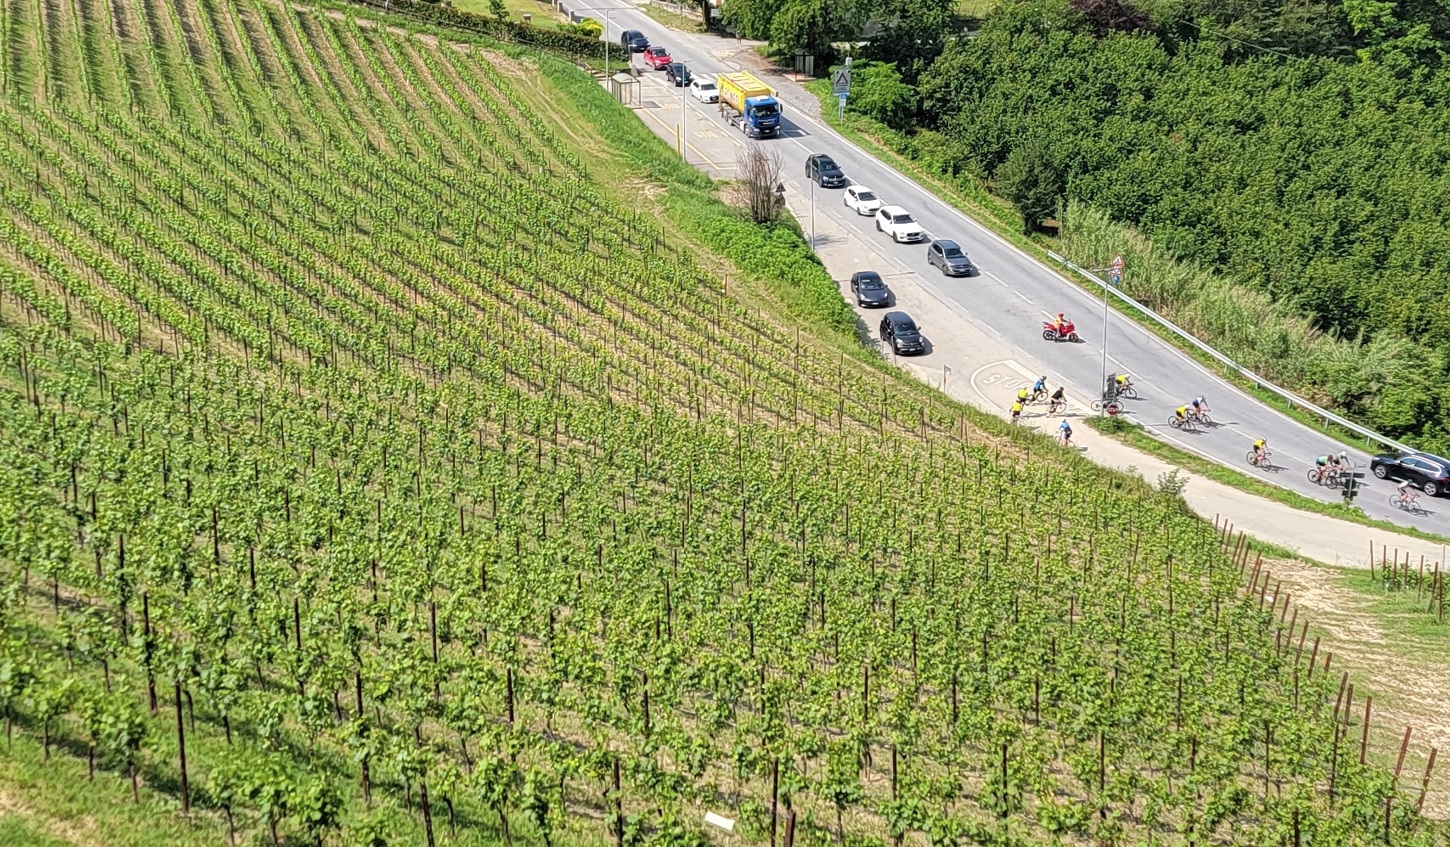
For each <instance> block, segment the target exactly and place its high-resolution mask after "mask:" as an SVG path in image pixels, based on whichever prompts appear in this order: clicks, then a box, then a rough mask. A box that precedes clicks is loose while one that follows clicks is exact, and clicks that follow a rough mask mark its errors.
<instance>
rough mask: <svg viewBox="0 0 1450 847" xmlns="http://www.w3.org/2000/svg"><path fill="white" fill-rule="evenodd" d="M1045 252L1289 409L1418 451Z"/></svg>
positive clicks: (1057, 256)
mask: <svg viewBox="0 0 1450 847" xmlns="http://www.w3.org/2000/svg"><path fill="white" fill-rule="evenodd" d="M1047 255H1048V258H1050V259H1052V260H1053V261H1055V262H1057V263H1059V264H1061V265H1062V266H1063V267H1065V268H1067V269H1069V270H1072V271H1076V272H1077V273H1078V274H1080V275H1081V276H1082V277H1083V278H1084V279H1087V280H1089V281H1091V282H1092V283H1093V284H1094V285H1097V286H1099V287H1101V288H1103V289H1104V290H1106V291H1109V292H1111V293H1112V295H1113V296H1114V297H1116V298H1118V299H1119V300H1121V301H1123V302H1124V303H1126V304H1127V305H1129V306H1132V307H1133V308H1134V309H1137V310H1138V311H1140V312H1142V313H1143V314H1145V315H1147V316H1148V317H1150V318H1152V319H1153V320H1154V321H1155V322H1156V323H1157V324H1158V325H1159V326H1161V327H1163V328H1164V329H1166V330H1168V331H1169V332H1171V333H1173V334H1174V335H1176V336H1178V337H1179V338H1182V339H1183V340H1184V341H1187V342H1188V343H1189V344H1192V345H1193V346H1194V347H1196V348H1197V349H1199V350H1201V351H1203V352H1204V353H1207V354H1208V355H1209V356H1212V357H1213V358H1214V359H1215V360H1217V361H1218V362H1219V363H1220V364H1222V365H1223V366H1224V367H1226V368H1228V369H1229V370H1231V371H1233V372H1235V373H1237V374H1239V375H1240V376H1243V377H1245V378H1247V379H1250V380H1252V381H1253V383H1254V385H1255V386H1257V387H1260V388H1266V389H1268V390H1269V391H1272V392H1273V393H1275V394H1277V395H1279V396H1280V397H1282V398H1284V400H1286V401H1287V402H1288V403H1289V408H1291V409H1292V408H1294V407H1295V406H1299V407H1301V408H1304V409H1307V410H1309V411H1310V412H1313V413H1314V415H1315V416H1316V417H1318V418H1321V419H1322V420H1323V421H1324V423H1325V425H1326V426H1327V425H1329V424H1330V423H1335V424H1338V425H1339V426H1342V427H1344V428H1345V429H1347V430H1349V431H1350V432H1353V433H1356V434H1358V435H1362V436H1364V439H1365V442H1366V443H1368V442H1371V441H1374V442H1378V443H1380V444H1384V445H1386V446H1388V447H1393V448H1395V449H1396V450H1399V451H1401V452H1405V453H1413V452H1417V451H1416V449H1415V448H1414V447H1411V446H1410V445H1408V444H1403V443H1401V442H1399V441H1395V440H1394V439H1392V438H1386V437H1385V436H1383V435H1380V434H1379V433H1377V432H1375V431H1374V430H1371V429H1366V428H1365V427H1363V426H1360V425H1359V424H1357V423H1355V422H1354V421H1351V420H1349V419H1347V418H1345V417H1342V416H1340V415H1337V414H1335V413H1334V412H1331V411H1329V410H1328V409H1324V408H1321V407H1319V406H1316V405H1315V404H1313V403H1311V402H1309V401H1308V400H1305V399H1304V398H1303V397H1300V396H1299V395H1297V394H1295V393H1293V392H1292V391H1288V390H1286V389H1283V388H1280V387H1279V386H1277V385H1275V384H1273V383H1272V382H1269V381H1268V380H1266V379H1264V378H1263V377H1261V376H1259V375H1258V374H1256V373H1254V372H1253V371H1251V370H1249V369H1248V368H1246V367H1243V366H1242V365H1240V364H1239V363H1238V362H1235V361H1234V360H1233V359H1230V358H1229V357H1228V356H1225V355H1224V354H1223V353H1220V352H1219V351H1217V350H1215V349H1213V348H1212V347H1210V346H1208V345H1207V344H1204V343H1203V342H1202V341H1200V340H1198V339H1197V338H1195V337H1194V336H1193V335H1192V334H1190V333H1189V332H1187V331H1186V330H1183V329H1180V328H1179V327H1178V326H1177V325H1175V324H1174V323H1173V322H1172V321H1169V320H1168V319H1167V318H1165V317H1163V316H1162V315H1160V314H1158V313H1157V312H1155V311H1153V310H1152V309H1150V308H1148V307H1147V306H1145V305H1143V304H1142V303H1139V302H1138V301H1137V300H1134V299H1133V298H1132V297H1129V296H1128V295H1127V294H1124V293H1123V292H1122V291H1120V290H1118V289H1117V288H1116V287H1115V286H1112V285H1110V284H1108V282H1107V281H1106V280H1104V279H1103V278H1101V277H1099V276H1098V275H1097V274H1095V273H1093V272H1092V271H1090V270H1088V269H1086V268H1083V267H1080V266H1078V265H1075V264H1073V263H1072V262H1070V261H1068V260H1067V258H1065V257H1064V256H1062V255H1061V254H1058V253H1055V252H1053V251H1051V250H1049V251H1048V252H1047Z"/></svg>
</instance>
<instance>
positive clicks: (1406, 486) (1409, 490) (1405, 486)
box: [1395, 479, 1418, 506]
mask: <svg viewBox="0 0 1450 847" xmlns="http://www.w3.org/2000/svg"><path fill="white" fill-rule="evenodd" d="M1395 490H1396V491H1397V492H1399V495H1400V504H1401V505H1404V506H1408V505H1410V504H1411V503H1413V502H1415V499H1416V498H1417V497H1418V495H1417V494H1415V488H1414V486H1412V485H1410V481H1409V480H1408V479H1407V480H1405V481H1403V482H1401V483H1400V484H1399V486H1398V487H1396V489H1395Z"/></svg>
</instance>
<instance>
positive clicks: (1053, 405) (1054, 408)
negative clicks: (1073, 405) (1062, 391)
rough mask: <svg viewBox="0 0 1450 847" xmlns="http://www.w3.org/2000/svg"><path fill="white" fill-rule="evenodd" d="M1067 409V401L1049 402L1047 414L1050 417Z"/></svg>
mask: <svg viewBox="0 0 1450 847" xmlns="http://www.w3.org/2000/svg"><path fill="white" fill-rule="evenodd" d="M1066 408H1067V401H1066V400H1049V401H1047V413H1048V414H1049V415H1055V414H1057V413H1058V412H1061V411H1062V410H1063V409H1066Z"/></svg>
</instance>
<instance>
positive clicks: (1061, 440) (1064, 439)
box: [1057, 429, 1072, 447]
mask: <svg viewBox="0 0 1450 847" xmlns="http://www.w3.org/2000/svg"><path fill="white" fill-rule="evenodd" d="M1057 443H1058V444H1060V445H1062V446H1063V447H1066V446H1068V445H1069V444H1071V443H1072V433H1070V432H1063V431H1062V430H1060V429H1059V430H1058V431H1057Z"/></svg>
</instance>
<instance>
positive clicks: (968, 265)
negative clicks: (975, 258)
mask: <svg viewBox="0 0 1450 847" xmlns="http://www.w3.org/2000/svg"><path fill="white" fill-rule="evenodd" d="M926 263H927V264H929V265H935V266H936V267H938V268H941V272H942V273H944V274H946V275H947V276H970V275H971V273H972V270H973V269H972V260H971V259H968V258H967V253H966V251H965V250H963V249H962V248H961V247H960V246H959V245H958V244H957V243H956V242H955V241H947V240H945V239H943V240H941V241H933V242H932V245H931V246H930V247H928V248H926Z"/></svg>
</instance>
